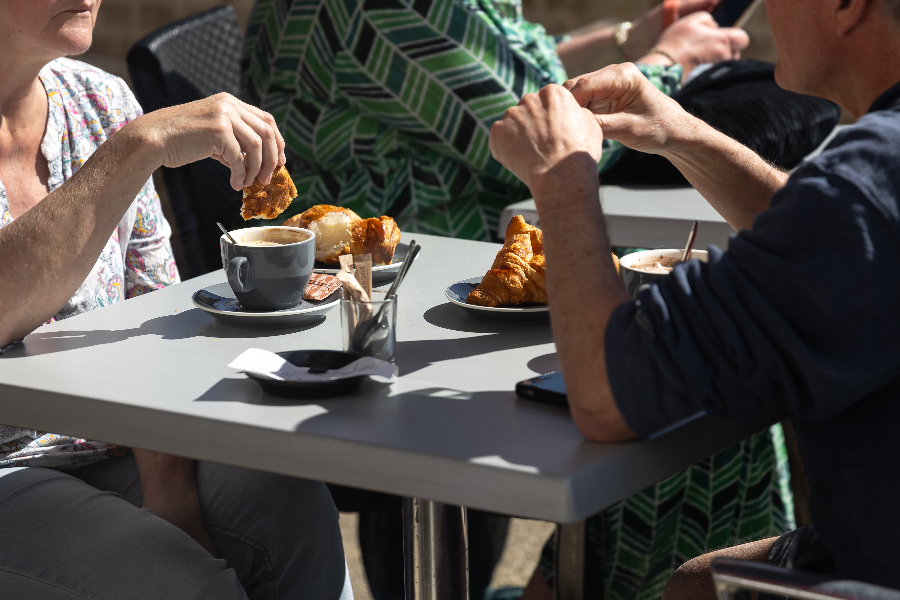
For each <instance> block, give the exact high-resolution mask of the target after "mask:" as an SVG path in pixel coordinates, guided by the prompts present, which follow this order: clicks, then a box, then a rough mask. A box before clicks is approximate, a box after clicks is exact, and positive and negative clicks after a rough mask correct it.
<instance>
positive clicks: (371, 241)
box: [350, 217, 400, 265]
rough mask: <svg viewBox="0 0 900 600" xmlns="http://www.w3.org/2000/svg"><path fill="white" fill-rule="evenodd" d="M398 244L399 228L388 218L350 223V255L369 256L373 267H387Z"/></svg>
mask: <svg viewBox="0 0 900 600" xmlns="http://www.w3.org/2000/svg"><path fill="white" fill-rule="evenodd" d="M399 242H400V228H399V227H397V223H395V222H394V220H393V219H392V218H390V217H377V218H371V219H360V220H358V221H353V222H351V223H350V254H352V255H353V256H359V255H360V254H371V255H372V264H373V265H389V264H391V261H392V260H393V259H394V248H396V247H397V244H398V243H399Z"/></svg>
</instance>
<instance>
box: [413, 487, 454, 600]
mask: <svg viewBox="0 0 900 600" xmlns="http://www.w3.org/2000/svg"><path fill="white" fill-rule="evenodd" d="M403 555H404V575H405V579H406V600H469V544H468V539H467V533H466V508H465V507H464V506H462V507H461V506H451V505H448V504H441V503H439V502H432V501H431V500H422V499H420V498H404V499H403Z"/></svg>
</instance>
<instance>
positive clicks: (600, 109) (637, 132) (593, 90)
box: [492, 63, 694, 154]
mask: <svg viewBox="0 0 900 600" xmlns="http://www.w3.org/2000/svg"><path fill="white" fill-rule="evenodd" d="M563 85H564V86H565V88H566V89H567V90H569V91H570V92H571V93H572V96H573V97H574V98H575V102H576V103H578V105H580V106H583V107H585V108H587V109H588V110H590V112H592V113H594V114H595V115H596V119H597V122H598V123H599V124H600V128H601V129H602V131H603V135H605V136H606V137H608V138H610V139H613V140H618V141H620V142H622V143H623V144H625V145H626V146H628V147H629V148H634V149H635V150H640V151H641V152H646V153H648V154H661V153H662V152H663V151H665V150H666V149H667V148H668V147H669V146H670V145H671V144H672V143H673V142H674V141H676V139H677V135H676V134H677V133H678V132H679V130H680V129H682V128H683V127H685V126H690V122H691V121H693V120H694V118H693V117H692V116H691V115H689V114H688V113H687V112H685V111H684V109H682V108H681V106H680V105H679V104H678V103H677V102H675V101H674V100H672V99H671V98H669V97H668V96H666V95H665V94H663V93H662V92H660V91H659V90H658V89H656V88H655V87H654V86H653V84H652V83H650V82H649V81H647V78H646V77H644V75H643V74H642V73H641V72H640V71H638V69H637V67H635V66H634V65H633V64H631V63H623V64H620V65H611V66H609V67H606V68H605V69H600V70H599V71H594V72H593V73H588V74H587V75H581V76H580V77H576V78H574V79H570V80H568V81H567V82H565V83H564V84H563ZM492 138H493V136H492Z"/></svg>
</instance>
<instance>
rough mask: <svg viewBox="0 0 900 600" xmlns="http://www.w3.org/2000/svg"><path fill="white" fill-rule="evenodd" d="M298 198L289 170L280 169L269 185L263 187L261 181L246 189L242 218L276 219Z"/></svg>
mask: <svg viewBox="0 0 900 600" xmlns="http://www.w3.org/2000/svg"><path fill="white" fill-rule="evenodd" d="M296 197H297V188H296V187H294V181H293V180H292V179H291V176H290V175H289V174H288V172H287V169H285V168H284V167H283V166H281V167H279V168H278V169H276V170H275V172H274V173H272V181H270V182H269V185H263V184H261V183H260V182H259V179H254V180H253V185H251V186H250V187H245V188H244V206H243V207H242V208H241V216H242V217H244V220H245V221H246V220H248V219H274V218H275V217H277V216H278V215H280V214H281V213H283V212H284V209H286V208H287V207H288V206H290V204H291V201H292V200H293V199H294V198H296Z"/></svg>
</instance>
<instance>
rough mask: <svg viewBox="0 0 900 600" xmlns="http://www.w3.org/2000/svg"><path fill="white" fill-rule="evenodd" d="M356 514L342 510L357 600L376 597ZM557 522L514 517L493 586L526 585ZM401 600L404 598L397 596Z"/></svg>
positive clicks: (351, 575) (342, 531) (345, 538)
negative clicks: (358, 535)
mask: <svg viewBox="0 0 900 600" xmlns="http://www.w3.org/2000/svg"><path fill="white" fill-rule="evenodd" d="M357 520H358V518H357V515H356V513H341V534H342V535H343V536H344V553H345V554H346V556H347V565H348V567H349V568H350V581H352V582H353V595H354V596H355V597H356V600H372V594H371V592H370V591H369V586H368V584H367V583H366V575H365V570H364V568H363V564H362V555H361V554H360V551H359V544H358V543H357V538H356V527H357ZM553 528H554V525H553V524H552V523H545V522H544V521H527V520H524V519H513V520H512V522H511V523H510V529H509V536H508V537H507V539H506V547H505V548H504V549H503V557H502V558H501V559H500V564H499V565H498V566H497V569H496V571H494V578H493V580H492V581H491V587H504V586H522V587H524V586H525V584H526V583H528V579H529V578H530V577H531V573H532V572H533V571H534V568H535V566H537V562H538V558H539V557H540V553H541V548H542V547H543V546H544V542H545V541H547V538H548V537H550V535H551V534H552V533H553ZM397 600H401V599H397Z"/></svg>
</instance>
